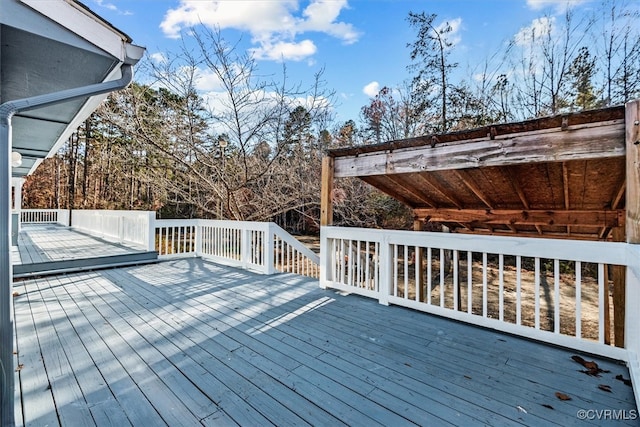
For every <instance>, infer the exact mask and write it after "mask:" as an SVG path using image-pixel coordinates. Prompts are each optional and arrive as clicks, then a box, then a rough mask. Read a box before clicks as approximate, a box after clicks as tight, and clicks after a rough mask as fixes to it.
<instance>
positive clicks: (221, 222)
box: [197, 219, 269, 231]
mask: <svg viewBox="0 0 640 427" xmlns="http://www.w3.org/2000/svg"><path fill="white" fill-rule="evenodd" d="M197 221H198V225H204V226H214V227H227V228H239V229H242V230H260V231H267V230H268V228H269V223H268V222H258V221H234V220H229V219H198V220H197Z"/></svg>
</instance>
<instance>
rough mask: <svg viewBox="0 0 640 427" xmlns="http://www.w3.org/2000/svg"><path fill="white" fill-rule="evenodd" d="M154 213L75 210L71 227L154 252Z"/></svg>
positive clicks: (72, 214)
mask: <svg viewBox="0 0 640 427" xmlns="http://www.w3.org/2000/svg"><path fill="white" fill-rule="evenodd" d="M155 216H156V213H155V212H153V211H108V210H84V209H83V210H74V211H72V213H71V227H72V228H74V229H76V230H79V231H82V232H84V233H87V234H91V235H93V236H96V237H100V238H102V239H105V240H108V241H112V242H117V243H125V244H132V245H136V246H140V247H142V248H145V249H146V250H150V251H151V250H153V246H154V236H153V234H152V233H151V230H153V223H154V221H155Z"/></svg>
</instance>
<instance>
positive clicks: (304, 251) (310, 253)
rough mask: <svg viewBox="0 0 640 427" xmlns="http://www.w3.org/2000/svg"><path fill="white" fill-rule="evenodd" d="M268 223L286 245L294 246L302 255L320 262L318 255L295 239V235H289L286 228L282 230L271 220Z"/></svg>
mask: <svg viewBox="0 0 640 427" xmlns="http://www.w3.org/2000/svg"><path fill="white" fill-rule="evenodd" d="M268 224H269V226H270V227H271V230H272V231H273V232H274V233H275V234H276V235H277V236H278V237H279V238H280V239H282V240H284V241H285V242H287V244H288V245H291V246H293V247H294V248H296V250H298V251H299V252H300V253H301V254H303V255H304V256H306V257H307V258H309V259H310V260H311V261H312V262H314V263H316V264H320V257H319V256H318V255H317V254H316V253H315V252H313V251H312V250H311V249H309V248H308V247H306V246H305V245H303V244H302V243H300V241H299V240H298V239H296V238H295V237H293V236H291V234H289V233H288V232H287V231H286V230H284V229H283V228H282V227H280V226H279V225H278V224H276V223H273V222H270V223H268Z"/></svg>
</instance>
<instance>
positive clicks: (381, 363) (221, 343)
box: [14, 259, 637, 426]
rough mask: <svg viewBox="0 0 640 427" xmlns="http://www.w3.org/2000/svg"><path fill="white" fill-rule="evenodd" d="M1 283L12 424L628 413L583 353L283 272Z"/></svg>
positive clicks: (559, 419)
mask: <svg viewBox="0 0 640 427" xmlns="http://www.w3.org/2000/svg"><path fill="white" fill-rule="evenodd" d="M15 289H16V290H17V291H18V292H19V294H20V295H18V296H17V297H15V298H14V307H15V313H16V331H17V335H16V341H17V348H18V355H17V360H18V362H19V363H21V364H23V365H24V366H23V368H22V369H21V370H20V372H19V373H18V376H17V378H18V379H19V382H20V384H19V386H17V387H16V390H17V394H16V398H17V401H18V402H19V404H18V406H17V407H19V408H21V409H22V411H21V413H20V418H23V419H24V423H25V425H42V424H44V423H46V424H48V425H57V423H59V422H62V425H72V424H73V423H77V422H82V423H83V424H84V423H86V425H98V426H105V425H118V426H120V425H123V426H124V425H128V424H131V425H134V426H138V425H140V426H145V425H171V426H174V425H185V426H186V425H215V426H217V425H241V426H244V425H248V426H254V425H261V426H263V425H304V424H308V425H340V424H343V425H362V426H371V425H394V426H395V425H436V426H438V425H492V426H517V425H563V426H569V425H571V426H582V425H605V424H606V423H603V421H602V420H598V421H594V420H580V419H578V418H577V416H576V413H577V411H578V410H580V409H594V410H596V409H611V410H626V411H627V412H629V411H631V410H635V409H637V408H636V407H635V400H634V396H633V391H632V389H631V388H630V387H628V386H625V385H624V384H622V382H620V381H617V380H615V379H613V377H615V375H617V374H621V375H623V376H624V377H625V378H628V377H629V373H628V370H627V368H626V367H625V366H623V365H620V364H616V363H615V362H612V361H608V360H603V359H600V358H594V357H591V356H588V355H582V356H583V357H584V358H585V359H588V360H592V359H593V360H595V361H597V362H598V364H599V365H600V366H601V367H602V368H603V369H608V370H610V371H611V372H610V373H607V374H603V376H602V377H601V378H594V377H589V376H587V375H585V374H584V373H582V372H579V370H580V369H581V367H580V365H578V364H577V363H575V362H574V361H572V360H571V356H572V355H574V354H577V353H575V352H573V351H572V350H568V349H563V348H557V347H551V346H547V345H545V344H543V343H538V342H533V341H528V340H525V339H522V338H518V337H514V336H510V335H506V334H501V333H498V332H495V331H490V330H486V329H481V328H476V327H473V326H470V325H466V324H462V323H459V322H455V321H449V320H446V319H442V318H439V317H435V316H431V315H427V314H423V313H418V312H415V311H412V310H409V309H404V308H400V307H386V306H382V305H380V304H378V303H377V302H375V301H372V300H368V299H365V298H362V297H357V296H344V295H342V294H341V293H338V292H335V291H331V290H322V289H320V288H319V287H318V283H317V281H314V280H311V279H306V278H302V277H300V276H295V275H292V274H278V275H274V276H260V275H257V274H253V273H250V272H246V271H242V270H238V269H234V268H229V267H223V266H219V265H215V264H211V263H207V262H204V261H202V260H200V259H185V260H172V261H166V262H162V263H159V264H156V265H142V266H136V267H126V268H114V269H109V270H101V271H87V272H82V273H74V274H68V275H58V276H54V277H48V278H37V279H30V280H25V281H19V282H16V284H15ZM40 354H42V356H43V359H44V362H43V361H42V359H41V358H40ZM49 384H50V388H49V387H48V385H49ZM598 384H607V385H610V386H611V387H612V390H613V393H605V392H603V391H602V390H599V389H598V388H597V386H598ZM556 391H560V392H563V393H566V394H568V395H570V396H571V397H572V400H570V401H566V402H563V401H560V400H558V399H557V398H556V397H555V395H554V393H555V392H556ZM63 402H64V404H62V403H63ZM545 404H546V405H551V406H553V408H554V409H549V408H547V407H545V406H543V405H545ZM20 418H19V419H20ZM636 422H637V421H636V420H621V421H617V422H615V421H611V422H610V423H609V424H610V425H635V423H636Z"/></svg>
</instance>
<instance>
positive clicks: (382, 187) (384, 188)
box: [361, 176, 433, 209]
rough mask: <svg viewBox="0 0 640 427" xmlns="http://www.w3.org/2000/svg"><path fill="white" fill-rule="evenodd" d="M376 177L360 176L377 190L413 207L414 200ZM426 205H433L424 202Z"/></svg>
mask: <svg viewBox="0 0 640 427" xmlns="http://www.w3.org/2000/svg"><path fill="white" fill-rule="evenodd" d="M376 178H377V177H367V176H365V177H363V178H361V179H362V180H363V181H364V182H366V183H367V184H369V185H370V186H372V187H374V188H375V189H377V190H378V191H380V192H382V193H384V194H386V195H388V196H391V197H393V198H394V199H396V200H398V201H400V202H402V203H404V204H405V205H407V206H409V207H410V208H412V209H413V208H414V207H415V202H414V201H412V200H410V199H408V198H406V197H404V196H402V195H400V194H399V193H398V191H397V189H396V188H393V187H391V186H389V185H386V184H383V183H382V182H381V181H380V180H379V179H376ZM425 204H426V205H427V206H433V205H432V204H427V203H425Z"/></svg>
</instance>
